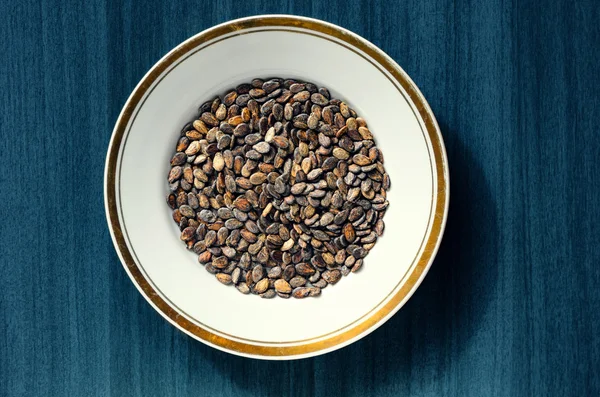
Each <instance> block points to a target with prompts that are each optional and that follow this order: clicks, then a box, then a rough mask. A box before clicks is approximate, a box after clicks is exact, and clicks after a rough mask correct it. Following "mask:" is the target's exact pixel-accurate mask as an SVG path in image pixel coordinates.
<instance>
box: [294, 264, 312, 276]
mask: <svg viewBox="0 0 600 397" xmlns="http://www.w3.org/2000/svg"><path fill="white" fill-rule="evenodd" d="M314 272H315V268H314V267H312V266H311V265H310V264H308V263H299V264H297V265H296V273H298V274H300V275H301V276H310V275H311V274H314Z"/></svg>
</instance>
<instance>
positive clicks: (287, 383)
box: [0, 0, 600, 397]
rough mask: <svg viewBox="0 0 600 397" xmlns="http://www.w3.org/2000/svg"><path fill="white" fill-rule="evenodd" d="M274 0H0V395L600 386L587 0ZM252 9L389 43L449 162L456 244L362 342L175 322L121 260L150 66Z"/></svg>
mask: <svg viewBox="0 0 600 397" xmlns="http://www.w3.org/2000/svg"><path fill="white" fill-rule="evenodd" d="M272 4H274V2H267V1H266V0H263V1H252V0H245V1H233V0H221V1H219V2H218V5H217V3H216V2H212V3H211V2H202V1H197V0H196V1H176V0H165V1H162V0H149V1H136V2H134V1H131V0H130V1H123V2H118V1H110V2H106V3H105V2H98V1H92V0H90V1H79V0H72V1H63V2H59V1H53V0H37V1H16V0H15V1H8V0H4V1H2V2H1V3H0V109H1V112H2V115H1V118H0V134H1V135H0V138H1V139H0V156H1V157H0V159H1V162H0V163H1V172H0V192H1V193H0V194H1V197H0V216H1V221H0V320H1V321H0V396H175V395H177V396H200V395H206V396H209V395H210V396H245V395H255V396H267V395H269V396H271V395H272V396H275V395H277V396H279V395H281V396H286V395H290V396H313V395H314V396H334V395H340V396H370V395H373V396H374V395H382V396H392V395H394V396H400V395H402V396H409V395H410V396H461V397H463V396H473V397H480V396H511V397H512V396H597V395H600V373H599V372H600V248H599V247H598V245H599V243H600V226H599V222H600V219H599V218H600V216H599V215H600V206H599V201H600V200H599V197H598V195H599V194H600V172H599V167H598V164H599V158H600V121H599V119H600V78H599V74H600V67H599V65H600V27H599V24H598V21H599V20H600V5H599V3H598V2H597V1H584V0H581V1H575V2H572V1H567V0H562V1H545V2H539V1H531V0H513V1H507V0H470V1H469V0H457V1H451V0H439V1H424V0H412V1H382V0H378V1H369V0H329V1H325V0H321V1H315V2H308V1H291V0H290V1H284V2H280V5H277V6H276V5H272ZM262 13H293V14H299V15H306V16H312V17H317V18H320V19H324V20H326V21H330V22H333V23H336V24H339V25H341V26H343V27H346V28H348V29H350V30H352V31H354V32H356V33H358V34H360V35H362V36H363V37H365V38H367V39H368V40H370V41H372V42H373V43H375V44H376V45H378V46H379V47H381V48H382V49H383V50H384V51H386V52H387V53H388V54H389V55H390V56H391V57H392V58H394V59H395V60H396V61H397V62H398V63H399V64H400V65H401V66H402V67H403V68H404V69H405V70H406V71H407V72H408V73H409V74H410V76H411V77H412V78H413V79H414V81H415V82H416V83H417V84H418V85H419V87H420V88H421V90H422V91H423V93H424V94H425V96H426V98H427V99H428V101H429V103H430V104H431V107H432V108H433V110H434V112H435V114H436V115H437V118H438V121H439V123H440V125H441V128H442V132H443V135H444V138H445V140H446V145H447V149H448V157H449V161H450V166H451V179H452V185H451V186H452V189H451V191H452V193H451V194H452V197H451V209H450V217H449V223H448V227H447V230H446V237H445V239H444V242H443V244H442V248H441V251H440V253H439V255H438V258H437V259H436V261H435V263H434V266H433V268H432V270H431V272H430V274H429V275H428V276H427V278H426V280H425V282H424V283H423V285H422V287H421V288H420V289H419V290H418V291H417V293H416V295H415V296H414V297H413V298H412V299H411V301H410V302H409V303H408V304H407V305H406V306H405V308H403V309H402V310H401V311H400V312H399V313H398V314H397V315H396V316H394V317H393V318H392V319H391V320H390V321H389V322H388V323H387V324H385V325H384V326H383V327H381V328H380V329H378V330H377V331H375V332H374V333H373V334H371V335H370V336H368V337H367V338H365V339H363V340H361V341H360V342H358V343H355V344H354V345H352V346H349V347H347V348H344V349H342V350H340V351H337V352H334V353H331V354H328V355H326V356H322V357H318V358H314V359H306V360H300V361H293V362H262V361H256V360H249V359H244V358H239V357H234V356H231V355H228V354H226V353H222V352H219V351H215V350H213V349H211V348H208V347H206V346H204V345H203V344H201V343H199V342H196V341H194V340H192V339H191V338H188V337H186V336H184V335H183V334H181V333H180V332H178V331H176V330H175V329H174V328H173V327H171V326H170V325H169V324H167V322H166V321H165V320H163V319H162V318H161V317H160V316H159V315H158V314H157V313H155V312H154V310H153V309H152V308H151V307H150V306H149V305H148V304H147V303H146V302H145V300H144V299H143V298H142V297H141V295H140V294H138V292H137V290H136V289H135V288H134V286H133V285H132V283H131V282H130V281H129V279H128V277H127V276H126V274H125V272H124V271H123V269H122V268H121V265H120V263H119V260H118V258H117V256H116V254H115V251H114V249H113V246H112V243H111V241H110V237H109V233H108V230H107V226H106V222H105V218H104V207H103V196H102V194H103V192H102V178H103V168H104V159H105V153H106V148H107V145H108V141H109V138H110V133H111V130H112V126H113V124H114V122H115V120H116V118H117V115H118V113H119V111H120V109H121V107H122V106H123V104H124V102H125V100H126V98H127V96H128V95H129V93H130V92H131V90H132V89H133V87H134V86H135V84H136V83H137V82H138V81H139V79H140V78H141V77H142V76H143V74H144V73H145V72H146V71H147V70H148V69H149V68H150V67H151V66H152V65H153V64H154V62H156V61H157V60H158V59H159V58H160V57H161V56H162V55H164V54H165V53H166V52H167V51H168V50H170V49H171V48H172V47H174V46H175V45H177V44H178V43H180V42H181V41H183V40H184V39H186V38H188V37H189V36H191V35H193V34H195V33H197V32H199V31H201V30H203V29H205V28H208V27H210V26H212V25H214V24H217V23H220V22H223V21H226V20H229V19H232V18H237V17H242V16H247V15H253V14H262ZM274 51H276V49H274Z"/></svg>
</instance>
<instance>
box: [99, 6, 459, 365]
mask: <svg viewBox="0 0 600 397" xmlns="http://www.w3.org/2000/svg"><path fill="white" fill-rule="evenodd" d="M265 27H280V28H281V27H286V28H290V27H291V28H296V29H301V30H304V31H309V32H314V33H318V34H320V35H324V36H326V37H323V38H327V37H329V39H328V40H331V41H335V42H336V43H338V44H341V45H344V47H347V48H348V46H349V47H354V48H357V49H359V50H360V51H362V52H363V53H364V54H366V55H367V56H368V57H370V58H371V59H368V58H366V57H365V56H364V55H363V54H359V55H361V56H363V58H365V59H367V60H368V61H369V62H371V63H373V61H375V62H377V63H378V65H375V66H378V67H381V68H383V69H384V70H385V72H387V73H388V74H389V75H390V76H391V79H393V80H394V81H392V82H393V83H397V84H398V85H400V86H401V87H402V88H403V89H404V91H405V94H406V95H408V97H409V99H410V100H411V101H412V103H413V105H414V106H415V108H416V109H415V110H416V112H417V113H418V114H419V116H420V117H421V118H422V120H423V125H424V127H425V133H426V134H427V135H428V137H429V139H430V141H431V146H432V151H433V157H434V161H433V163H434V166H435V176H436V177H437V178H436V182H437V184H435V185H434V186H435V189H436V192H435V195H434V197H436V201H435V203H432V207H433V211H432V214H431V218H430V220H429V222H430V226H429V229H428V233H429V236H428V238H427V239H426V241H425V245H424V248H422V250H421V254H420V256H418V257H417V259H416V261H417V262H416V265H415V266H413V267H412V271H411V272H410V274H408V275H407V277H405V278H406V281H405V282H404V284H403V285H402V286H401V288H400V289H399V290H398V291H397V292H396V293H395V294H394V295H393V296H392V297H391V298H389V300H388V301H387V302H386V303H385V305H383V306H382V307H380V308H379V309H378V310H376V311H374V312H373V311H371V312H370V313H369V315H368V317H366V318H364V317H363V318H362V319H360V320H359V321H358V322H355V323H353V324H352V327H351V328H349V329H346V330H345V331H343V332H341V333H339V334H336V335H334V336H330V337H326V338H324V339H320V340H317V341H313V340H314V339H318V338H320V337H318V338H311V339H310V340H308V341H307V342H306V343H299V344H297V345H286V346H281V345H261V344H258V343H252V341H238V340H234V339H232V338H230V337H229V336H224V335H217V334H216V333H214V332H213V331H212V330H211V329H207V328H208V327H202V326H200V325H198V324H195V323H193V322H192V321H190V320H188V319H187V318H186V317H184V316H183V315H182V314H181V313H180V312H179V311H178V310H176V309H175V308H174V307H173V306H172V305H171V304H170V303H169V302H167V301H166V300H165V299H163V298H162V297H161V296H160V294H159V293H157V291H156V290H155V289H154V288H153V287H152V285H151V283H150V282H149V280H148V279H146V277H145V276H144V273H143V272H142V270H141V269H140V268H139V267H138V265H137V264H136V262H135V260H134V258H133V256H132V253H131V251H130V250H129V247H128V246H127V242H126V239H125V236H124V232H123V227H122V225H121V223H120V221H119V216H118V205H117V191H116V181H117V178H116V173H117V168H118V164H117V161H118V158H119V152H120V148H121V145H122V143H123V137H124V135H125V133H126V129H127V126H128V125H129V123H130V121H131V118H132V115H133V113H134V111H135V110H136V108H137V107H138V105H139V104H140V102H141V101H142V99H143V98H144V96H145V94H146V93H147V92H148V90H149V89H150V87H151V86H152V85H153V84H154V83H155V82H156V81H157V79H159V77H161V75H162V74H163V72H165V71H166V70H167V69H168V68H169V67H171V66H172V65H173V64H174V63H176V62H177V61H179V60H181V59H182V58H183V57H184V56H185V55H187V54H188V53H189V52H190V51H191V50H193V49H195V48H196V47H198V46H199V45H201V44H203V43H206V42H209V41H212V40H215V39H218V38H220V37H222V36H236V35H240V34H246V33H248V30H249V29H255V28H265ZM320 37H322V36H320ZM332 39H334V40H332ZM342 43H343V44H342ZM350 49H352V48H350ZM355 52H356V51H355ZM388 78H389V77H388ZM391 79H390V80H391ZM403 94H404V93H403ZM104 182H105V205H106V213H107V220H108V225H109V229H110V231H111V235H112V238H113V242H114V244H115V248H116V249H117V252H118V254H119V256H120V258H121V261H122V263H123V265H124V267H125V269H126V270H127V272H128V274H129V276H130V277H131V279H132V281H133V282H134V284H135V285H136V286H137V287H138V289H139V290H140V292H142V294H143V295H144V297H145V298H146V299H147V300H148V301H149V302H150V303H151V304H152V305H153V306H154V307H155V308H156V309H157V310H158V311H159V312H160V313H161V314H162V315H163V316H164V317H165V318H166V319H167V320H169V321H170V322H171V323H173V324H174V325H176V326H177V327H178V328H180V329H181V330H182V331H184V332H186V333H187V334H189V335H190V336H192V337H195V338H196V339H199V340H201V341H203V342H205V343H208V344H210V345H212V346H214V347H217V348H219V349H221V350H225V351H229V352H232V353H236V354H239V355H244V356H253V357H258V358H275V359H277V358H298V357H303V356H304V357H306V356H312V355H316V354H320V353H324V352H326V351H330V350H334V349H336V348H340V347H342V346H345V345H347V344H349V343H351V342H352V341H354V340H356V339H358V338H359V337H361V336H364V335H366V334H367V333H369V332H371V331H373V330H375V329H376V328H377V327H378V326H380V325H381V324H383V323H384V322H385V320H386V319H387V318H389V317H390V316H391V315H393V314H394V313H395V312H396V311H397V310H398V309H399V308H400V306H401V305H400V304H401V303H402V302H403V301H405V300H407V299H408V298H409V297H410V295H412V293H413V292H414V291H415V290H416V288H417V287H418V285H419V284H420V282H421V280H422V279H423V277H424V276H425V274H426V273H427V270H428V269H429V267H430V265H431V262H432V261H433V258H434V257H435V254H436V252H437V249H438V247H439V244H440V241H441V239H442V234H443V230H444V226H445V223H446V217H447V212H448V199H449V177H448V165H447V159H446V152H445V148H444V144H443V140H442V136H441V133H440V130H439V127H438V125H437V122H436V120H435V117H434V115H433V113H432V111H431V109H430V108H429V105H428V104H427V102H426V101H425V99H424V98H423V96H422V95H421V93H420V92H419V90H418V88H417V87H416V85H415V84H414V83H413V82H412V81H411V80H410V78H409V77H408V76H407V75H406V73H405V72H404V71H403V70H402V69H401V68H400V67H399V66H398V65H397V64H396V63H395V62H394V61H393V60H391V59H390V58H389V57H388V56H387V55H386V54H385V53H383V51H381V50H380V49H378V48H377V47H375V46H374V45H372V44H371V43H369V42H367V41H366V40H365V39H363V38H361V37H359V36H357V35H355V34H353V33H351V32H349V31H347V30H345V29H342V28H340V27H338V26H336V25H332V24H329V23H326V22H323V21H319V20H315V19H310V18H303V17H296V16H287V15H286V16H284V15H281V16H280V15H277V16H275V15H274V16H256V17H249V18H244V19H239V20H234V21H230V22H227V23H224V24H222V25H218V26H215V27H213V28H211V29H208V30H206V31H204V32H202V33H199V34H198V35H196V36H194V37H192V38H190V39H188V40H186V41H185V42H183V43H182V44H180V45H179V46H177V47H176V48H175V49H174V50H172V51H171V52H169V53H168V54H167V55H166V56H165V57H164V58H163V59H161V60H160V61H159V62H158V63H157V64H156V65H154V66H153V67H152V69H150V71H149V72H148V73H147V74H146V76H144V78H143V79H142V81H141V82H140V83H139V84H138V86H137V87H136V88H135V89H134V91H133V93H132V94H131V96H130V97H129V99H128V100H127V103H126V104H125V106H124V107H123V110H122V111H121V114H120V115H119V118H118V120H117V123H116V125H115V128H114V131H113V134H112V138H111V141H110V144H109V149H108V155H107V159H106V170H105V180H104ZM344 328H348V326H346V327H344Z"/></svg>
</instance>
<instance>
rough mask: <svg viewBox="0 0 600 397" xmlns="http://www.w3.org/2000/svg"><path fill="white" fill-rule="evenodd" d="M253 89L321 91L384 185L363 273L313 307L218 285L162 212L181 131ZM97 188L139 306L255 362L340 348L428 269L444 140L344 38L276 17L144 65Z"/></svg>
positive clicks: (439, 227) (219, 31)
mask: <svg viewBox="0 0 600 397" xmlns="http://www.w3.org/2000/svg"><path fill="white" fill-rule="evenodd" d="M254 77H263V78H268V77H282V78H298V79H301V80H304V81H310V82H313V83H315V84H317V85H322V86H325V87H327V88H329V89H330V91H331V94H332V97H336V98H340V99H343V100H344V101H346V102H347V103H349V104H350V106H351V107H353V108H354V109H355V110H356V111H357V113H358V114H359V115H360V116H361V117H363V118H365V119H366V121H367V122H368V124H369V127H370V129H371V131H372V132H373V134H374V136H375V140H376V142H377V145H378V147H379V148H381V150H382V151H383V154H384V157H385V167H386V170H387V172H388V173H389V175H390V179H391V182H392V187H391V189H390V191H389V192H388V200H389V201H390V206H389V208H388V211H387V213H386V215H385V217H384V221H385V224H386V230H385V233H384V235H383V236H382V237H381V238H380V239H379V241H378V242H377V244H376V245H375V247H374V248H373V250H372V251H371V252H370V253H369V255H368V256H367V257H366V258H365V263H364V266H363V268H362V269H361V270H360V272H357V273H351V274H350V275H348V276H347V277H344V278H343V279H342V280H341V281H340V282H339V283H338V284H336V285H335V286H329V287H328V288H326V289H324V290H323V292H322V295H321V296H320V297H318V298H311V299H303V300H295V299H289V300H284V299H278V298H275V299H260V298H259V297H258V296H248V295H242V294H240V293H239V292H238V291H236V289H235V288H233V287H231V286H229V287H227V286H224V285H222V284H220V283H219V282H217V280H215V278H214V276H213V275H211V274H209V273H208V272H207V271H205V270H204V269H203V267H202V266H201V265H200V264H198V262H197V257H196V255H195V254H194V253H193V252H190V251H187V250H186V249H185V246H184V244H183V243H182V242H181V241H180V239H179V232H178V228H177V226H176V225H175V224H174V222H173V220H172V218H171V210H170V209H169V208H168V206H167V204H166V202H165V197H166V195H167V193H168V186H167V182H166V176H167V173H168V171H169V168H170V167H169V159H170V157H171V156H172V154H173V152H174V147H175V143H176V141H177V139H178V137H179V131H180V129H181V127H182V126H183V125H184V124H185V123H186V122H188V121H189V120H190V119H191V118H192V117H194V116H195V115H196V113H197V109H198V107H199V105H200V104H202V103H203V102H204V101H206V100H209V99H212V98H214V96H215V95H217V94H218V95H222V94H224V93H225V92H226V90H227V89H229V88H232V87H235V86H236V85H237V84H239V83H242V82H249V81H250V80H251V79H252V78H254ZM104 183H105V202H106V213H107V219H108V224H109V228H110V231H111V235H112V238H113V242H114V244H115V247H116V250H117V252H118V254H119V257H120V259H121V261H122V263H123V265H124V267H125V269H126V270H127V272H128V274H129V276H130V277H131V279H132V281H133V283H134V284H135V285H136V287H137V288H138V289H139V291H140V292H141V293H142V295H143V296H144V297H145V298H146V299H147V300H148V302H149V303H150V304H151V305H152V306H153V307H154V308H155V309H156V310H157V311H158V312H159V313H160V314H162V315H163V316H164V317H165V318H166V319H167V320H168V321H169V322H171V323H172V324H173V325H174V326H176V327H177V328H179V329H181V330H182V331H184V332H185V333H187V334H188V335H190V336H192V337H194V338H196V339H198V340H200V341H202V342H204V343H206V344H208V345H210V346H213V347H215V348H218V349H221V350H224V351H227V352H230V353H234V354H238V355H242V356H248V357H256V358H264V359H292V358H301V357H309V356H314V355H318V354H323V353H326V352H328V351H331V350H335V349H338V348H340V347H343V346H345V345H348V344H349V343H352V342H353V341H356V340H358V339H360V338H362V337H363V336H365V335H367V334H368V333H370V332H372V331H373V330H374V329H376V328H377V327H378V326H380V325H381V324H383V323H384V322H385V321H386V320H387V319H388V318H389V317H390V316H392V315H393V314H394V313H395V312H396V311H398V309H400V307H402V305H404V303H405V302H406V301H407V300H408V299H409V298H410V296H411V295H412V294H413V292H414V291H415V290H416V288H417V287H418V286H419V284H420V283H421V281H422V279H423V277H424V276H425V274H426V273H427V270H428V269H429V267H430V265H431V262H432V261H433V258H434V256H435V254H436V252H437V249H438V246H439V243H440V241H441V237H442V233H443V229H444V225H445V222H446V214H447V210H448V198H449V179H448V167H447V159H446V154H445V149H444V145H443V141H442V136H441V134H440V131H439V128H438V125H437V123H436V121H435V118H434V116H433V114H432V112H431V109H430V108H429V106H428V105H427V103H426V101H425V99H424V98H423V97H422V95H421V94H420V92H419V91H418V89H417V87H416V86H415V84H414V83H413V82H412V81H411V80H410V78H409V77H408V76H407V75H406V73H405V72H404V71H403V70H402V69H401V68H400V67H399V66H398V65H397V64H396V63H395V62H394V61H393V60H392V59H391V58H389V57H388V56H387V55H385V53H383V52H382V51H381V50H379V49H378V48H377V47H375V46H374V45H372V44H370V43H369V42H367V41H366V40H364V39H362V38H361V37H359V36H357V35H355V34H353V33H351V32H349V31H347V30H345V29H342V28H340V27H338V26H335V25H332V24H329V23H325V22H322V21H318V20H315V19H308V18H302V17H296V16H283V15H273V16H257V17H250V18H244V19H239V20H235V21H231V22H227V23H225V24H222V25H218V26H215V27H213V28H211V29H209V30H206V31H204V32H202V33H200V34H198V35H196V36H194V37H192V38H190V39H188V40H186V41H185V42H183V43H182V44H180V45H179V46H177V47H176V48H175V49H173V50H172V51H171V52H169V53H168V54H167V55H166V56H165V57H164V58H163V59H161V60H160V61H159V62H158V63H157V64H156V65H154V66H153V67H152V69H151V70H150V71H149V72H148V73H147V74H146V76H144V78H143V79H142V80H141V81H140V83H139V84H138V86H137V87H136V88H135V89H134V91H133V93H132V94H131V96H130V97H129V99H128V101H127V103H126V104H125V106H124V108H123V110H122V112H121V115H120V116H119V119H118V120H117V123H116V126H115V129H114V131H113V136H112V139H111V142H110V145H109V149H108V156H107V161H106V172H105V181H104Z"/></svg>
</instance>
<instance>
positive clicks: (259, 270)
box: [252, 265, 265, 283]
mask: <svg viewBox="0 0 600 397" xmlns="http://www.w3.org/2000/svg"><path fill="white" fill-rule="evenodd" d="M264 277H265V270H264V268H263V267H262V265H256V266H255V267H254V269H252V280H253V281H254V282H255V283H257V282H259V281H260V280H262V279H263V278H264Z"/></svg>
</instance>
